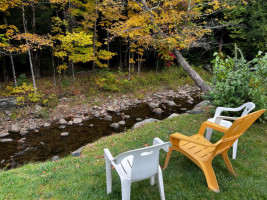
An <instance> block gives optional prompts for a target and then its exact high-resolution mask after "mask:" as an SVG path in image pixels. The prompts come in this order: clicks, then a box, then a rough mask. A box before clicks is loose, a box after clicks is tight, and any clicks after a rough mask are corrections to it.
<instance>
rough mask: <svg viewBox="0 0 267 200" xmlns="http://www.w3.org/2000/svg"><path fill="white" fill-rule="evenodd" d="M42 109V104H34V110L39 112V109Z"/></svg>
mask: <svg viewBox="0 0 267 200" xmlns="http://www.w3.org/2000/svg"><path fill="white" fill-rule="evenodd" d="M42 109H43V107H42V106H39V105H35V111H36V112H39V111H41V110H42Z"/></svg>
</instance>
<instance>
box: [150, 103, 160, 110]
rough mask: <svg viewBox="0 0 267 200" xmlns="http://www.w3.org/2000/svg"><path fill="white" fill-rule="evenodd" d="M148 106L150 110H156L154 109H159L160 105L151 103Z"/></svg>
mask: <svg viewBox="0 0 267 200" xmlns="http://www.w3.org/2000/svg"><path fill="white" fill-rule="evenodd" d="M148 106H149V108H151V109H154V108H157V107H159V104H158V103H149V104H148Z"/></svg>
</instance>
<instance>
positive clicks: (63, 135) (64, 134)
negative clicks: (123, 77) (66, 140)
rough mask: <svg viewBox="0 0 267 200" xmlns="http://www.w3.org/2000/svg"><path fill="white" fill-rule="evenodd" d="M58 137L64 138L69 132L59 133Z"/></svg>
mask: <svg viewBox="0 0 267 200" xmlns="http://www.w3.org/2000/svg"><path fill="white" fill-rule="evenodd" d="M60 135H61V136H62V137H66V136H68V135H69V132H63V133H60Z"/></svg>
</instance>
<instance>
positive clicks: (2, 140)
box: [0, 138, 13, 143]
mask: <svg viewBox="0 0 267 200" xmlns="http://www.w3.org/2000/svg"><path fill="white" fill-rule="evenodd" d="M12 141H13V139H11V138H6V139H0V142H3V143H5V142H12Z"/></svg>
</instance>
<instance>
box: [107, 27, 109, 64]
mask: <svg viewBox="0 0 267 200" xmlns="http://www.w3.org/2000/svg"><path fill="white" fill-rule="evenodd" d="M107 36H108V41H107V45H108V46H107V51H109V32H108V35H107ZM107 66H108V68H109V59H108V60H107Z"/></svg>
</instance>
